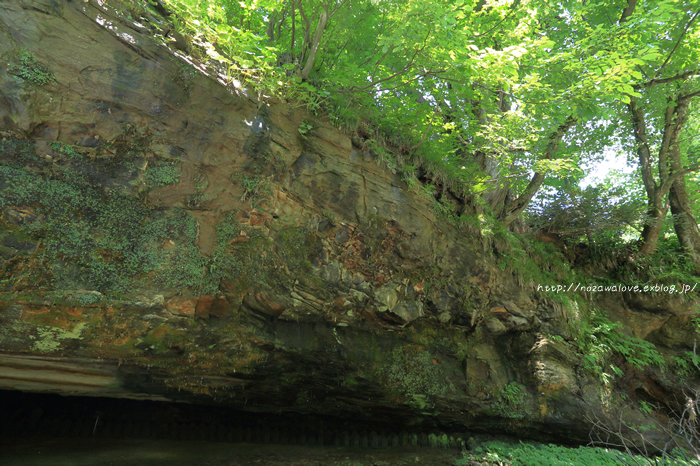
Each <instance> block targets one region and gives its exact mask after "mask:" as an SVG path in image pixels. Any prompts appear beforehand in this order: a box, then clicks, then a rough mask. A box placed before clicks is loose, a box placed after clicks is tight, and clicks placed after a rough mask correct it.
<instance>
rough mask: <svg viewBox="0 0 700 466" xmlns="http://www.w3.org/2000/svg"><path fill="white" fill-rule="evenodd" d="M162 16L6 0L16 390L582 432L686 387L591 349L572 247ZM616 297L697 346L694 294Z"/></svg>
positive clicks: (2, 182) (666, 343)
mask: <svg viewBox="0 0 700 466" xmlns="http://www.w3.org/2000/svg"><path fill="white" fill-rule="evenodd" d="M163 21H164V20H163V19H162V18H157V17H155V16H153V15H150V14H149V15H146V16H144V17H140V18H133V17H128V15H127V12H124V11H123V12H121V13H120V12H119V11H116V10H114V9H113V8H112V7H111V6H109V3H108V4H104V2H101V1H97V0H90V1H85V2H83V1H68V0H65V1H61V0H38V1H35V0H32V1H29V0H13V1H7V2H2V3H0V37H1V40H0V59H1V60H2V67H1V68H0V130H1V131H2V133H0V134H1V137H2V139H1V141H0V190H1V194H0V208H1V209H2V217H1V218H0V254H1V259H0V260H1V261H2V270H1V271H0V273H1V274H2V275H0V299H1V300H0V326H1V327H2V331H1V332H0V351H2V354H0V388H3V389H16V390H24V391H37V392H54V393H61V394H74V395H99V396H111V397H127V398H136V399H156V400H171V401H188V402H193V403H205V404H216V405H222V406H223V405H225V406H232V407H235V408H239V409H241V410H248V411H254V412H261V413H283V414H298V415H305V416H314V415H315V416H320V415H323V416H327V417H331V418H335V419H344V420H352V422H357V423H371V424H372V425H374V426H378V427H377V429H379V430H381V429H383V428H386V429H391V428H395V427H396V426H401V427H402V428H403V429H404V430H413V431H422V432H423V431H434V430H440V431H446V432H465V431H467V432H476V431H480V432H492V433H494V432H508V433H512V434H516V435H522V436H527V437H536V438H539V439H545V440H558V441H562V442H567V443H569V442H574V443H575V442H581V443H587V442H588V433H589V429H590V422H589V421H588V420H587V419H591V416H604V415H605V403H603V402H601V399H603V398H605V397H604V396H602V395H605V393H606V390H607V392H608V395H607V396H608V397H609V399H615V400H619V397H618V395H619V394H624V395H626V396H627V397H628V399H633V400H636V399H644V400H647V401H651V402H654V403H670V404H673V401H669V400H671V399H674V398H673V397H674V396H676V395H678V394H679V391H678V390H677V388H674V386H675V387H678V385H677V380H676V379H675V378H674V377H675V376H674V374H673V373H670V371H666V372H664V371H662V370H660V369H653V368H646V369H639V368H635V367H634V366H630V365H629V364H627V365H625V363H624V362H621V363H620V367H623V369H624V371H625V372H624V374H623V376H622V377H621V378H619V379H617V381H616V382H615V383H614V385H609V386H607V387H608V388H606V387H604V386H603V382H602V381H601V380H600V379H599V378H596V377H595V376H592V375H591V374H590V373H588V372H586V371H585V370H584V369H583V368H584V366H583V364H584V363H583V360H582V357H583V356H584V355H583V354H582V352H581V346H580V345H577V343H576V341H575V339H574V337H575V332H574V331H573V330H572V326H573V327H575V326H576V319H577V318H578V317H577V316H578V314H577V313H579V312H583V310H582V309H579V305H578V304H577V301H575V300H568V301H567V300H565V301H563V302H562V301H557V300H556V299H553V296H552V295H551V294H548V293H545V292H542V291H538V285H552V284H558V282H557V280H558V279H559V278H561V277H560V276H559V275H558V274H560V272H559V271H560V270H563V269H566V268H567V267H568V265H567V264H565V263H564V262H565V259H564V258H563V257H562V258H561V260H562V263H561V264H559V265H557V264H544V265H543V264H540V266H542V267H545V268H548V274H547V275H546V276H547V277H549V278H550V280H552V282H551V283H535V282H534V281H533V280H530V279H527V278H523V274H522V273H519V272H520V270H519V269H520V268H521V267H524V265H522V264H520V263H519V262H518V260H519V259H518V257H520V256H518V255H512V256H508V255H507V254H504V255H502V256H501V260H500V262H499V260H498V257H496V256H497V254H496V255H495V253H494V248H496V249H498V245H497V244H495V241H494V240H492V239H489V238H488V235H486V233H485V230H486V229H487V228H488V225H485V224H483V225H482V224H480V223H479V220H478V218H476V217H475V222H474V224H472V225H464V224H458V223H456V222H454V221H450V220H449V219H448V218H446V216H445V215H438V214H436V211H435V209H434V208H433V202H434V198H432V197H431V195H426V193H425V192H424V191H423V190H422V189H421V188H420V183H415V182H408V181H406V180H403V179H402V177H401V176H400V174H396V173H392V171H391V170H390V169H388V168H387V167H385V166H384V165H382V164H381V163H380V161H379V160H378V159H377V157H375V156H374V155H373V153H372V152H371V151H369V150H368V149H367V148H366V147H364V144H363V141H362V138H361V137H359V136H357V135H355V137H353V135H346V134H344V133H343V132H342V131H340V130H339V129H336V128H334V127H332V126H330V125H329V124H328V123H327V122H325V121H324V119H323V118H322V117H316V116H314V115H311V114H308V113H307V112H306V111H305V110H303V109H298V108H294V106H293V105H292V104H290V103H285V102H279V101H276V100H275V99H269V98H266V97H265V96H264V95H258V96H254V95H252V93H251V92H249V91H246V90H245V89H244V88H242V87H241V86H240V85H239V83H238V82H237V81H236V80H233V81H232V82H231V81H228V80H226V79H225V76H222V75H221V74H220V72H219V71H217V70H216V68H215V67H212V66H208V65H204V64H203V63H202V56H201V54H199V58H193V56H195V55H197V54H193V55H192V56H189V55H187V54H185V53H183V51H187V50H190V51H191V49H190V47H191V46H190V45H189V44H187V43H185V44H184V45H183V44H182V43H181V42H182V37H180V41H177V40H174V39H169V38H168V37H165V34H164V33H163V28H164V26H163V24H162V23H163ZM459 208H460V209H462V210H463V211H464V212H463V213H465V214H469V213H470V212H469V211H468V206H460V207H459ZM465 209H466V210H465ZM524 260H525V259H523V261H524ZM528 260H529V259H528ZM562 276H563V275H562ZM591 306H592V305H591ZM595 306H597V307H599V308H603V309H605V310H606V311H607V313H608V314H607V315H608V317H609V318H610V319H611V320H613V321H618V322H622V323H624V328H625V329H627V332H628V333H629V334H630V335H631V336H633V337H637V338H642V339H647V340H650V341H654V342H655V343H657V344H658V346H659V347H660V348H661V349H662V350H663V351H666V352H667V354H666V353H664V354H666V356H667V358H670V357H671V356H672V355H674V354H679V353H678V352H682V351H687V350H690V349H692V345H693V338H694V336H695V333H694V327H693V324H692V322H691V316H693V315H695V313H696V310H697V303H696V302H695V301H692V300H690V299H688V298H687V297H686V296H677V297H674V298H673V299H671V298H668V297H667V296H664V295H659V297H657V298H654V299H649V298H646V297H640V296H637V295H632V294H609V295H606V297H605V298H600V299H598V300H597V301H596V302H595ZM674 351H675V352H674ZM610 387H612V393H610ZM640 397H641V398H640ZM629 414H630V416H633V417H634V416H635V414H633V412H632V410H629Z"/></svg>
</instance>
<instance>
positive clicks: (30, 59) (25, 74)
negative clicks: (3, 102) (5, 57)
mask: <svg viewBox="0 0 700 466" xmlns="http://www.w3.org/2000/svg"><path fill="white" fill-rule="evenodd" d="M17 61H18V62H19V63H18V64H14V65H10V69H9V71H10V73H12V74H14V75H15V76H17V77H19V78H22V79H23V80H25V81H29V82H30V83H32V84H36V85H37V86H44V85H46V84H49V83H52V82H55V81H56V77H55V76H54V74H53V73H52V72H51V71H50V70H49V69H48V68H47V67H46V66H45V65H43V64H41V63H39V61H38V60H37V59H36V58H35V57H34V55H33V54H32V53H31V52H29V51H27V50H24V49H22V50H20V52H19V56H18V57H17Z"/></svg>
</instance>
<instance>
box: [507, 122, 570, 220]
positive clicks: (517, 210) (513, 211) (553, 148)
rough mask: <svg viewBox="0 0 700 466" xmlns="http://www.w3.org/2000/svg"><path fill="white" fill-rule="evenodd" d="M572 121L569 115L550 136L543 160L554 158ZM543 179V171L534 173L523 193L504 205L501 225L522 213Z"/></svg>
mask: <svg viewBox="0 0 700 466" xmlns="http://www.w3.org/2000/svg"><path fill="white" fill-rule="evenodd" d="M574 123H576V120H575V119H574V118H572V117H569V118H568V119H567V120H566V122H564V123H563V124H561V125H560V126H559V127H558V128H557V130H556V131H555V132H554V134H552V136H550V138H549V143H548V144H547V149H546V150H545V152H544V154H543V155H542V158H543V159H544V160H551V159H553V158H554V155H555V154H556V152H557V149H558V148H559V143H560V142H561V140H562V138H563V137H564V134H566V132H567V131H569V129H570V128H571V127H572V126H573V125H574ZM544 179H545V174H544V173H540V172H537V173H535V174H534V176H533V177H532V179H531V180H530V183H529V184H528V185H527V187H526V188H525V190H524V191H523V193H522V194H521V195H520V196H518V198H517V199H515V200H514V201H513V202H511V203H510V204H508V205H507V206H506V208H505V209H504V212H503V215H502V216H501V223H502V224H503V226H505V227H508V226H510V224H511V223H513V222H514V221H515V219H517V218H518V217H519V216H520V214H522V213H523V211H524V210H525V209H526V208H527V206H528V204H529V203H530V201H531V200H532V198H533V197H534V196H535V194H536V193H537V191H538V190H539V189H540V186H542V182H543V181H544Z"/></svg>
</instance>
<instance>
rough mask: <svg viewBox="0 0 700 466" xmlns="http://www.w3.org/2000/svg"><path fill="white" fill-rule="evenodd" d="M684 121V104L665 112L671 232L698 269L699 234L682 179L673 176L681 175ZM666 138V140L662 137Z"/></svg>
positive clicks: (686, 109) (665, 144) (699, 264)
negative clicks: (669, 174)
mask: <svg viewBox="0 0 700 466" xmlns="http://www.w3.org/2000/svg"><path fill="white" fill-rule="evenodd" d="M687 118H688V101H687V100H686V101H684V102H681V103H679V104H678V105H676V106H674V107H669V108H667V109H666V125H665V128H664V146H665V147H666V148H667V154H668V157H667V159H668V166H669V169H670V170H671V173H672V174H673V175H676V176H674V178H675V180H674V181H673V184H672V186H671V190H670V192H669V202H670V204H671V213H672V214H673V228H674V229H675V230H676V235H677V236H678V241H679V242H680V243H681V245H682V246H683V249H685V251H686V253H687V254H688V255H689V256H690V257H691V259H692V260H693V262H694V263H695V265H696V267H697V268H699V269H700V230H698V223H697V221H696V219H695V215H694V214H693V210H692V208H691V206H690V199H689V198H688V192H687V190H686V186H685V176H682V175H681V176H677V175H679V174H680V173H682V172H683V165H682V163H681V154H680V142H679V139H680V133H681V129H682V128H683V125H684V124H685V122H686V120H687ZM667 134H668V137H666V135H667Z"/></svg>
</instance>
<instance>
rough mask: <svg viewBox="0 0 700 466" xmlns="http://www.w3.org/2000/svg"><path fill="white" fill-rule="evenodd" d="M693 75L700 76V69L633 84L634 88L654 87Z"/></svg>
mask: <svg viewBox="0 0 700 466" xmlns="http://www.w3.org/2000/svg"><path fill="white" fill-rule="evenodd" d="M691 76H700V69H695V70H690V71H685V72H683V73H680V74H677V75H675V76H670V77H668V78H663V79H652V80H651V81H648V82H645V83H642V84H635V85H634V86H632V87H633V88H634V89H643V88H650V87H653V86H655V85H657V84H664V83H670V82H673V81H678V80H680V79H686V78H690V77H691Z"/></svg>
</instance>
